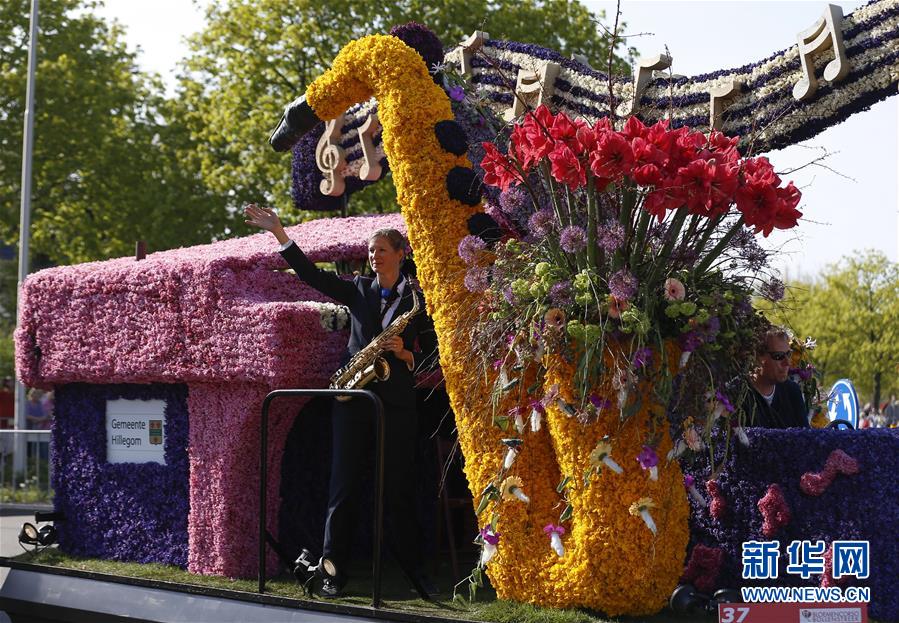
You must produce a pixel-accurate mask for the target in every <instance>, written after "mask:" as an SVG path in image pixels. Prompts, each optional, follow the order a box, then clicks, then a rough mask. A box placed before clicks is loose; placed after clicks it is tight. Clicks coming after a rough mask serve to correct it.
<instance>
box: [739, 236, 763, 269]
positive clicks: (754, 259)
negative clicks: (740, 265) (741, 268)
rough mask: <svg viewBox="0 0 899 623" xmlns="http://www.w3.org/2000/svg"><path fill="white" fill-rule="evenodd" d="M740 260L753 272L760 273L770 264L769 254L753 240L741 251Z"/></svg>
mask: <svg viewBox="0 0 899 623" xmlns="http://www.w3.org/2000/svg"><path fill="white" fill-rule="evenodd" d="M740 258H741V259H742V260H743V261H744V262H745V263H746V266H747V268H749V270H750V271H752V272H758V271H760V270H761V269H762V268H764V267H765V265H766V264H767V263H768V252H767V251H765V250H764V249H763V248H762V247H761V246H760V245H759V243H758V242H757V241H756V240H755V238H752V240H751V241H750V242H749V243H747V244H746V245H744V246H743V247H742V248H741V249H740Z"/></svg>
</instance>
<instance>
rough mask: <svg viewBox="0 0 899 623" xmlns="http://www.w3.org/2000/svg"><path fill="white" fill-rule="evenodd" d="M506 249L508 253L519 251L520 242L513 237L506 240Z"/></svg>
mask: <svg viewBox="0 0 899 623" xmlns="http://www.w3.org/2000/svg"><path fill="white" fill-rule="evenodd" d="M506 251H508V252H509V253H515V254H518V253H521V244H519V242H518V241H517V240H515V239H514V238H512V239H510V240H507V241H506Z"/></svg>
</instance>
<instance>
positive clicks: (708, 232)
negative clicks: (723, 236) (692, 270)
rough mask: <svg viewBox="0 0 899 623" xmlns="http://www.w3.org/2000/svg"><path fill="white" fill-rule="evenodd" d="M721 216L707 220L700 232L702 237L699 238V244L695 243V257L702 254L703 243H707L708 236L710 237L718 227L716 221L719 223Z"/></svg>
mask: <svg viewBox="0 0 899 623" xmlns="http://www.w3.org/2000/svg"><path fill="white" fill-rule="evenodd" d="M723 218H724V217H723V216H716V217H715V218H714V219H712V220H710V221H709V222H708V225H707V226H706V228H705V230H704V231H703V232H702V238H701V239H700V241H699V244H698V245H696V253H697V257H698V256H701V255H702V252H703V251H704V250H705V245H706V244H708V242H709V238H711V237H712V234H713V233H714V232H715V230H716V229H717V228H718V223H720V222H721V219H723Z"/></svg>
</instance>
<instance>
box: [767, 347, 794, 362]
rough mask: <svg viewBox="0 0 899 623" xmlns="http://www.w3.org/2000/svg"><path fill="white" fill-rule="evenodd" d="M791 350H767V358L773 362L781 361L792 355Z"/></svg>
mask: <svg viewBox="0 0 899 623" xmlns="http://www.w3.org/2000/svg"><path fill="white" fill-rule="evenodd" d="M792 352H793V351H791V350H769V351H768V356H769V357H771V359H773V360H774V361H783V360H784V359H786V358H787V357H789V356H790V355H791V354H792Z"/></svg>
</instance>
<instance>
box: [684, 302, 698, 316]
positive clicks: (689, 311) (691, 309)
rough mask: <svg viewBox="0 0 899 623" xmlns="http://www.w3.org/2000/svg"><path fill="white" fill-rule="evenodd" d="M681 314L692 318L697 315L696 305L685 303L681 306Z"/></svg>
mask: <svg viewBox="0 0 899 623" xmlns="http://www.w3.org/2000/svg"><path fill="white" fill-rule="evenodd" d="M680 313H681V314H683V315H684V316H692V315H693V314H695V313H696V303H694V302H692V301H683V302H681V304H680Z"/></svg>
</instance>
